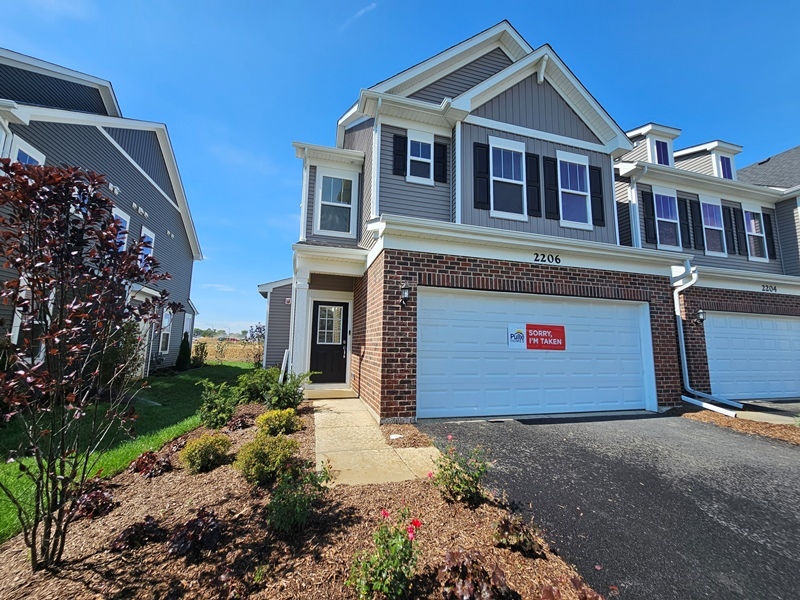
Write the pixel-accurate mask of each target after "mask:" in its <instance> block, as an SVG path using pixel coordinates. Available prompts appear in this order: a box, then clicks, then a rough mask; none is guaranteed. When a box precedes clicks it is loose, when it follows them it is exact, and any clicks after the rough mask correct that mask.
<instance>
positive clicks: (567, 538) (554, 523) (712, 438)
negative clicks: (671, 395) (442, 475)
mask: <svg viewBox="0 0 800 600" xmlns="http://www.w3.org/2000/svg"><path fill="white" fill-rule="evenodd" d="M419 427H420V429H421V430H423V431H424V432H426V433H428V434H430V435H432V436H434V437H435V438H436V440H437V443H439V442H441V441H442V440H444V439H445V438H446V436H447V435H448V434H452V435H453V436H454V438H455V441H456V443H457V445H458V446H459V447H462V448H469V447H471V446H474V445H476V444H480V445H482V446H483V447H484V448H486V449H487V450H488V456H489V458H490V459H492V460H494V461H496V463H495V466H494V469H493V470H492V471H491V472H490V475H489V476H488V482H487V483H488V486H489V487H496V488H500V489H504V490H505V491H506V492H507V493H508V496H509V499H510V500H511V501H514V502H517V503H519V507H520V511H521V512H522V513H523V514H524V515H525V516H526V517H530V516H533V518H534V519H535V521H536V523H537V524H538V525H539V526H540V527H541V528H542V529H543V530H544V533H545V537H546V538H547V539H548V541H549V542H550V543H551V545H552V546H553V547H554V548H556V549H557V550H558V551H559V553H560V554H561V555H562V556H563V557H564V558H565V559H566V560H567V561H568V562H572V563H574V564H575V565H576V566H577V567H578V570H579V571H580V573H581V574H582V575H583V576H584V577H585V578H586V580H587V582H588V583H589V584H590V585H592V587H594V589H596V590H597V591H598V592H600V593H602V594H604V595H607V596H609V595H610V596H611V597H618V598H625V599H633V600H642V599H651V598H652V599H656V598H658V599H662V598H663V599H671V598H676V599H678V598H680V599H681V600H686V599H694V598H725V599H726V600H732V599H738V598H741V599H748V600H751V599H752V598H775V599H777V598H787V599H788V598H797V597H798V593H800V592H798V590H800V447H796V446H791V445H789V444H787V443H784V442H779V441H773V440H769V439H766V438H760V437H755V436H747V435H744V434H740V433H737V432H735V431H731V430H728V429H722V428H718V427H714V426H713V425H708V424H704V423H698V422H695V421H692V420H689V419H682V418H680V417H668V416H659V417H650V418H637V419H623V420H618V419H614V420H599V421H593V420H566V419H565V420H559V421H553V420H548V421H541V420H540V421H531V422H519V421H504V422H494V423H493V422H487V421H461V422H446V421H439V420H437V421H421V422H420V423H419ZM611 586H614V587H611ZM615 589H618V592H614V590H615ZM609 592H614V593H611V594H609ZM616 593H618V596H615V594H616Z"/></svg>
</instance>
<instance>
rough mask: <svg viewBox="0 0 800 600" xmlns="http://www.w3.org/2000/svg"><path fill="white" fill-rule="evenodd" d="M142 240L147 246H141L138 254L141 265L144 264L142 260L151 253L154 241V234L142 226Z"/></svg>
mask: <svg viewBox="0 0 800 600" xmlns="http://www.w3.org/2000/svg"><path fill="white" fill-rule="evenodd" d="M141 237H142V241H143V242H146V243H147V244H148V246H147V247H145V248H142V253H141V254H140V255H139V262H140V264H141V265H142V267H144V266H145V263H144V260H145V258H146V257H148V256H152V255H153V249H154V248H155V243H156V234H155V233H153V232H152V231H150V230H149V229H148V228H147V227H142V236H141Z"/></svg>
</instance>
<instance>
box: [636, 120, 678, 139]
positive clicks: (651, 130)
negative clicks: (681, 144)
mask: <svg viewBox="0 0 800 600" xmlns="http://www.w3.org/2000/svg"><path fill="white" fill-rule="evenodd" d="M681 133H682V132H681V130H680V129H676V128H675V127H667V126H666V125H659V124H658V123H648V124H647V125H642V126H641V127H637V128H636V129H631V130H630V131H626V132H625V134H626V135H627V136H628V137H629V138H635V137H639V136H642V135H648V134H652V135H655V136H659V137H665V138H669V139H671V140H674V139H675V138H677V137H679V136H680V135H681Z"/></svg>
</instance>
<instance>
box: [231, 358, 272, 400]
mask: <svg viewBox="0 0 800 600" xmlns="http://www.w3.org/2000/svg"><path fill="white" fill-rule="evenodd" d="M280 374H281V370H280V369H279V368H278V367H270V368H269V369H252V370H250V371H248V372H247V373H244V374H242V375H239V378H238V379H237V380H236V381H237V385H238V387H239V389H240V390H241V391H242V394H243V395H244V396H245V397H246V398H247V401H248V402H253V403H259V404H266V403H267V402H269V391H270V389H271V388H272V386H273V384H275V383H277V382H278V377H280Z"/></svg>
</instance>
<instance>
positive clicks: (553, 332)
mask: <svg viewBox="0 0 800 600" xmlns="http://www.w3.org/2000/svg"><path fill="white" fill-rule="evenodd" d="M525 346H526V347H527V349H528V350H566V349H567V336H566V334H565V333H564V326H563V325H532V324H531V323H528V324H527V325H525Z"/></svg>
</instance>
